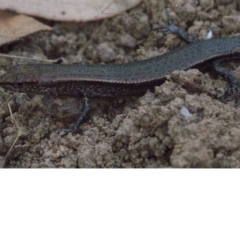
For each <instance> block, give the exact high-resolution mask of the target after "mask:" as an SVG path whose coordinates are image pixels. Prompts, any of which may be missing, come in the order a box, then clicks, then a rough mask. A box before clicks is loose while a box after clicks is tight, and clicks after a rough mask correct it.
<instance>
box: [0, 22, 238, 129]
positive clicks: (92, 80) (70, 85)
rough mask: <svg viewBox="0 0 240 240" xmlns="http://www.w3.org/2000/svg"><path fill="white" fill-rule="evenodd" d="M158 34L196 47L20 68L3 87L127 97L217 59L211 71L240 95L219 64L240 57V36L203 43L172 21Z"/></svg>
mask: <svg viewBox="0 0 240 240" xmlns="http://www.w3.org/2000/svg"><path fill="white" fill-rule="evenodd" d="M158 30H160V31H164V32H166V33H174V34H177V35H179V36H180V37H182V38H183V39H184V40H186V41H187V42H189V43H191V44H190V45H187V46H184V47H182V48H179V49H176V50H173V51H171V52H168V53H166V54H163V55H160V56H157V57H154V58H150V59H146V60H143V61H135V62H131V63H125V64H108V65H100V64H99V65H98V64H95V65H94V64H93V65H88V64H87V65H83V64H72V65H50V64H29V65H17V66H14V67H13V68H12V71H11V72H9V73H6V74H4V75H3V76H1V77H0V86H1V87H3V88H6V89H10V90H13V91H19V92H27V93H28V92H33V93H37V94H51V95H81V96H84V97H85V98H92V97H119V96H120V97H123V96H127V95H137V94H143V93H144V92H146V90H147V89H153V87H154V86H156V85H160V84H162V83H163V82H164V79H165V76H166V75H169V74H171V73H172V72H173V71H175V70H185V69H189V68H191V67H194V66H196V65H199V64H201V63H205V62H210V61H212V67H213V68H214V69H215V70H216V71H217V72H219V73H220V74H221V75H222V76H224V78H225V79H226V80H227V81H228V82H229V84H230V87H229V90H228V92H229V93H230V94H233V95H234V96H233V97H234V98H235V97H239V95H240V90H239V89H240V84H239V82H238V81H237V80H236V79H237V78H236V77H235V76H234V75H233V74H232V73H230V72H229V71H228V70H227V69H226V68H223V67H221V66H220V63H221V62H222V61H224V57H230V56H236V54H239V53H240V37H229V38H216V39H211V40H205V41H200V40H198V39H196V38H193V37H192V36H190V35H189V34H188V33H187V32H186V31H185V30H184V29H182V28H179V27H177V26H175V25H174V24H172V23H171V22H170V25H169V26H168V27H166V28H160V29H158ZM222 58H223V60H222ZM89 109H90V105H89V103H88V101H87V100H85V101H84V105H83V110H82V114H80V115H79V117H78V119H77V120H76V122H75V123H74V124H73V125H72V126H71V127H70V128H69V129H67V130H65V132H66V133H68V132H74V131H75V130H76V129H77V128H78V126H79V124H81V123H82V122H83V120H84V118H85V117H86V115H87V113H88V112H89Z"/></svg>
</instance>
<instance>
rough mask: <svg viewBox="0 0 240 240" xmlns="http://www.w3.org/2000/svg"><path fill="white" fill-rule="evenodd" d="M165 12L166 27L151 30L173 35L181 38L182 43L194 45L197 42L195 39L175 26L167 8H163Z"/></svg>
mask: <svg viewBox="0 0 240 240" xmlns="http://www.w3.org/2000/svg"><path fill="white" fill-rule="evenodd" d="M165 12H166V15H167V21H168V25H167V26H165V27H157V28H154V29H153V30H154V31H156V32H162V33H165V34H170V33H172V34H175V35H177V36H179V37H180V38H182V39H183V40H184V41H186V42H187V43H194V42H197V41H199V40H198V39H197V38H195V37H193V36H191V35H190V34H189V33H188V32H187V31H186V30H185V29H183V28H181V27H179V26H177V25H175V24H174V23H173V21H172V19H171V17H170V13H169V10H168V9H167V8H165Z"/></svg>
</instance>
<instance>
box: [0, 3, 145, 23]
mask: <svg viewBox="0 0 240 240" xmlns="http://www.w3.org/2000/svg"><path fill="white" fill-rule="evenodd" d="M140 2H141V0H104V1H101V0H16V1H11V0H0V9H2V10H6V9H7V10H13V11H16V12H19V13H24V14H28V15H34V16H38V17H42V18H47V19H53V20H58V21H90V20H97V19H102V18H107V17H111V16H113V15H116V14H118V13H121V12H123V11H126V10H127V9H130V8H132V7H134V6H136V5H137V4H139V3H140Z"/></svg>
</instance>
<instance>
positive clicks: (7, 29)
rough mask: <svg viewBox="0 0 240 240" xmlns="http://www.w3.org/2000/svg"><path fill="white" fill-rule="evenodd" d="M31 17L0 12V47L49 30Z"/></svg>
mask: <svg viewBox="0 0 240 240" xmlns="http://www.w3.org/2000/svg"><path fill="white" fill-rule="evenodd" d="M51 29H52V28H51V27H49V26H47V25H44V24H42V23H40V22H38V21H36V20H35V19H33V18H31V17H27V16H24V15H18V14H14V13H7V12H1V11H0V45H3V44H5V43H9V42H12V41H15V40H18V39H19V38H21V37H24V36H26V35H29V34H31V33H34V32H38V31H40V30H51Z"/></svg>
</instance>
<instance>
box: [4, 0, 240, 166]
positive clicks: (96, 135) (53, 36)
mask: <svg viewBox="0 0 240 240" xmlns="http://www.w3.org/2000/svg"><path fill="white" fill-rule="evenodd" d="M165 6H166V7H168V8H169V9H170V14H171V17H172V19H173V21H174V23H175V24H177V25H180V26H181V27H183V28H185V29H187V31H188V32H189V33H191V34H192V35H194V36H195V37H198V38H200V39H206V37H207V35H208V33H209V31H210V30H211V31H212V33H213V37H227V36H234V35H235V36H237V35H239V32H240V4H239V2H238V1H233V0H218V1H214V0H199V1H193V0H171V1H166V5H165V4H164V1H159V0H145V1H144V2H143V3H142V4H141V5H139V6H137V7H136V8H134V9H132V10H130V11H128V12H124V13H122V14H120V15H118V16H116V17H113V18H109V19H105V20H102V21H96V22H89V23H59V22H47V21H45V20H44V23H47V24H49V25H51V26H52V27H53V29H54V31H53V32H39V33H36V34H33V35H31V36H28V37H26V38H24V39H22V40H21V41H18V42H15V43H12V44H10V45H8V46H4V47H2V48H1V49H0V51H1V52H4V53H9V54H15V55H19V56H28V57H33V58H36V57H38V58H42V59H56V58H59V57H63V58H64V59H65V61H66V63H69V64H70V63H79V62H83V61H84V62H89V63H106V64H108V63H123V62H131V61H134V60H141V59H146V58H149V57H153V56H157V55H160V54H163V53H165V52H167V51H170V50H172V49H174V48H178V47H181V46H183V45H185V44H186V43H184V42H183V41H182V40H180V39H179V38H178V37H176V36H174V35H172V34H169V35H164V34H162V33H156V32H154V31H152V28H153V27H156V26H165V25H166V14H165V11H164V7H165ZM40 21H43V20H41V19H40ZM233 23H234V24H233ZM26 63H32V62H31V61H30V60H29V61H26V60H19V59H7V58H3V57H1V58H0V71H1V74H3V73H4V72H6V71H9V70H10V68H11V66H12V65H15V64H26ZM239 63H240V62H239V61H232V62H231V63H228V64H227V65H228V67H230V68H231V69H233V71H234V73H235V74H236V75H238V76H240V67H238V65H239ZM159 67H161V66H159ZM226 87H227V84H226V82H225V81H223V80H222V78H221V77H220V76H218V75H216V74H215V73H214V72H211V71H210V72H201V71H199V70H198V69H190V70H188V71H175V72H173V73H172V74H171V76H167V80H166V81H165V82H164V84H162V85H161V86H156V87H155V92H150V91H147V92H146V94H144V95H143V96H141V97H140V98H139V97H134V96H131V97H128V98H118V99H106V98H105V99H104V98H102V99H92V100H91V108H92V109H91V113H90V116H89V118H88V120H87V121H86V122H85V123H84V124H82V125H81V127H80V128H79V131H78V133H77V134H76V135H72V134H68V135H66V136H64V137H62V136H61V134H60V133H59V130H61V129H62V128H67V127H68V126H70V125H71V123H72V122H73V121H74V120H75V118H76V116H77V113H78V112H79V109H80V108H81V106H82V99H81V98H75V97H65V98H56V97H51V96H39V95H30V94H24V93H16V92H10V91H5V90H3V89H2V88H0V161H1V162H4V160H5V156H6V155H7V159H8V164H7V167H9V168H133V167H136V168H176V167H180V168H182V167H186V168H193V167H210V168H213V167H224V168H226V167H227V168H238V167H240V108H235V107H234V104H233V102H226V101H224V98H223V96H224V91H225V89H226ZM8 104H10V106H11V109H12V112H13V116H14V119H15V120H14V121H12V118H11V116H10V113H9V109H8Z"/></svg>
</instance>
